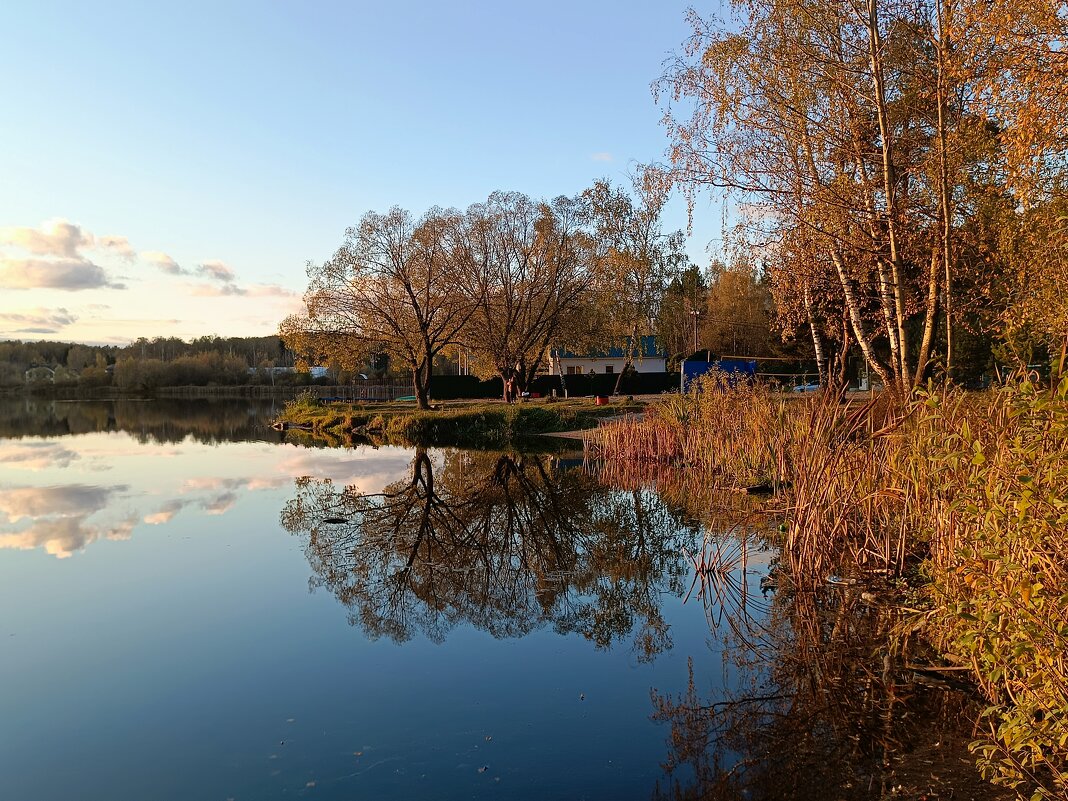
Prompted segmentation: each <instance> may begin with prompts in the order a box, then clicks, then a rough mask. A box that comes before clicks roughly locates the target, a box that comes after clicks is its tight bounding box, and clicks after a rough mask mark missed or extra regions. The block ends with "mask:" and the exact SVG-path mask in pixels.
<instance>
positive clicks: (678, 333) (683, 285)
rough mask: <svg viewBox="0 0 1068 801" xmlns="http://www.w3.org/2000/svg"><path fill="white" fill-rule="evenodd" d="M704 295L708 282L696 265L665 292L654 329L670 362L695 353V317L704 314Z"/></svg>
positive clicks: (676, 277)
mask: <svg viewBox="0 0 1068 801" xmlns="http://www.w3.org/2000/svg"><path fill="white" fill-rule="evenodd" d="M714 266H715V265H714ZM707 296H708V279H707V277H706V275H705V272H704V271H703V270H701V268H700V267H698V266H697V265H696V264H691V265H689V266H688V267H686V269H684V270H683V271H682V272H680V273H678V274H677V275H676V276H675V277H673V278H672V279H671V281H670V283H668V285H667V287H666V288H665V289H664V293H663V297H662V299H661V301H660V309H659V315H658V317H657V324H656V327H657V335H658V336H659V338H660V344H661V346H662V347H663V348H664V350H665V351H666V352H667V354H668V359H669V360H670V361H673V362H678V361H680V360H681V359H682V358H683V357H684V356H686V355H687V354H689V353H692V352H693V351H695V350H698V343H697V342H695V340H696V339H697V338H698V332H696V331H695V329H694V324H695V322H694V321H695V318H694V315H695V313H696V314H703V313H704V306H705V299H706V298H707Z"/></svg>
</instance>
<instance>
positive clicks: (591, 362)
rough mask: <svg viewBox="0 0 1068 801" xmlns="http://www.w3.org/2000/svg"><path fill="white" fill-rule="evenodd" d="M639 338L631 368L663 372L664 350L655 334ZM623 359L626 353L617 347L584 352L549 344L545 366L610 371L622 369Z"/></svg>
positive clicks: (570, 371)
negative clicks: (554, 346) (552, 346)
mask: <svg viewBox="0 0 1068 801" xmlns="http://www.w3.org/2000/svg"><path fill="white" fill-rule="evenodd" d="M639 341H640V347H639V348H638V351H637V353H635V355H634V369H635V370H636V371H637V372H639V373H663V372H666V371H667V354H665V353H664V351H663V349H662V348H661V347H660V346H659V345H658V344H657V341H656V337H654V336H644V337H641V338H640V340H639ZM626 362H627V359H626V354H625V352H624V350H623V348H620V347H612V348H607V349H606V350H603V351H592V352H590V353H583V354H579V353H575V352H573V351H570V350H567V349H565V348H552V349H551V350H550V351H549V360H548V367H549V373H550V374H551V375H565V376H566V375H590V374H591V373H607V374H609V375H611V374H613V373H619V372H622V370H623V365H625V364H626Z"/></svg>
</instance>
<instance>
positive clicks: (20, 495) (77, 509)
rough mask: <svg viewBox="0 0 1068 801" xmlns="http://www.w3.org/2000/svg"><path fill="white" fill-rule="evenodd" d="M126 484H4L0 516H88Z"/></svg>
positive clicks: (8, 517)
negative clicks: (48, 485)
mask: <svg viewBox="0 0 1068 801" xmlns="http://www.w3.org/2000/svg"><path fill="white" fill-rule="evenodd" d="M126 489H127V487H126V486H115V487H98V486H92V485H88V484H69V485H67V486H61V487H4V488H3V489H2V491H0V516H2V517H3V518H5V519H7V520H8V521H10V522H12V523H17V522H18V521H19V520H22V519H23V518H25V517H44V516H51V517H57V516H60V517H88V516H89V515H91V514H93V513H94V512H99V511H100V510H101V509H103V508H105V507H106V506H107V504H108V501H109V499H110V498H111V496H112V495H113V494H114V493H116V492H121V491H124V490H126Z"/></svg>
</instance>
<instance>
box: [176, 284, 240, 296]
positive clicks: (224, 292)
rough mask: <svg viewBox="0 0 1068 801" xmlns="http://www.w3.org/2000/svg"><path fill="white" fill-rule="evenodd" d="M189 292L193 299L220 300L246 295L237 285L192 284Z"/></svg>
mask: <svg viewBox="0 0 1068 801" xmlns="http://www.w3.org/2000/svg"><path fill="white" fill-rule="evenodd" d="M190 292H191V293H192V295H193V297H196V298H222V297H228V296H231V295H238V296H240V295H247V294H248V291H247V290H245V289H242V288H241V287H239V286H238V285H237V284H222V285H221V286H214V285H212V284H193V285H192V286H191V288H190Z"/></svg>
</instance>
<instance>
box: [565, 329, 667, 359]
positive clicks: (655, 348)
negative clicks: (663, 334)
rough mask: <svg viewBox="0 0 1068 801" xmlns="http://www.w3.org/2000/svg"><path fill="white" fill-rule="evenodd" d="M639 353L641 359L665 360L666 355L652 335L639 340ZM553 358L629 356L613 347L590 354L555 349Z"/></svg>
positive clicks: (590, 352) (620, 348)
mask: <svg viewBox="0 0 1068 801" xmlns="http://www.w3.org/2000/svg"><path fill="white" fill-rule="evenodd" d="M638 343H639V347H638V352H637V354H636V356H637V357H638V358H639V359H663V358H665V356H666V354H665V353H664V351H663V349H662V348H661V347H660V346H659V345H658V344H657V342H656V337H655V336H652V335H646V336H643V337H639V338H638ZM552 353H553V356H556V357H557V358H559V359H622V358H624V357H625V356H626V355H627V354H626V352H625V351H624V349H623V348H622V347H620V346H618V345H613V346H612V347H610V348H608V349H607V350H594V351H589V352H588V353H575V352H574V351H570V350H567V349H566V348H553V351H552Z"/></svg>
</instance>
